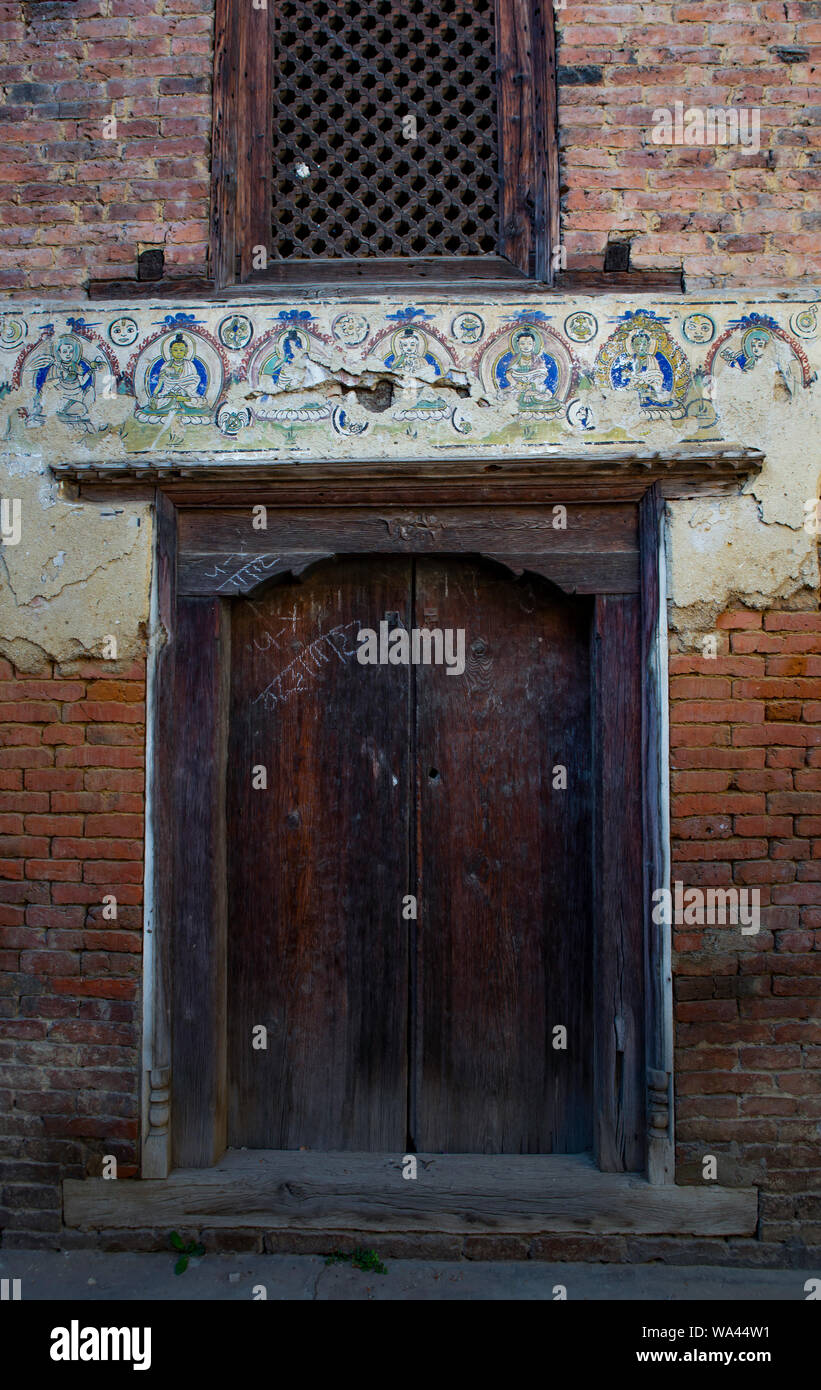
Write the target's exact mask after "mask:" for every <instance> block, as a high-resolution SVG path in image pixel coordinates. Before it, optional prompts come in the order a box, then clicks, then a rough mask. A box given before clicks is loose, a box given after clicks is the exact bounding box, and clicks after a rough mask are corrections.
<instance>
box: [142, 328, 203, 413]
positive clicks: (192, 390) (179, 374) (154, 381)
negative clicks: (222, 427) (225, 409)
mask: <svg viewBox="0 0 821 1390" xmlns="http://www.w3.org/2000/svg"><path fill="white" fill-rule="evenodd" d="M163 358H164V359H165V360H164V362H163V365H162V366H160V365H159V359H158V360H157V362H155V363H154V365H153V367H152V368H151V371H150V372H149V374H148V392H149V399H148V401H147V402H146V404H145V405H141V406H139V407H138V409H137V410H136V411H135V412H134V414H135V417H136V419H138V420H141V421H142V422H143V423H159V422H161V421H163V420H168V419H171V418H175V419H177V420H181V421H183V422H184V421H187V420H188V421H191V422H194V423H196V422H204V421H206V420H209V419H210V418H211V407H210V406H209V405H207V404H206V403H205V401H204V399H203V397H204V396H205V392H206V389H207V386H208V373H207V371H206V369H205V367H204V366H203V364H202V363H201V362H200V360H199V358H197V357H196V356H195V355H194V348H193V345H192V344H191V342H190V341H189V339H188V338H187V337H185V336H184V335H183V334H182V333H178V334H177V335H176V337H175V338H172V340H171V343H170V344H169V346H168V356H167V357H166V355H165V351H163Z"/></svg>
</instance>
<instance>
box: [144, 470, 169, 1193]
mask: <svg viewBox="0 0 821 1390" xmlns="http://www.w3.org/2000/svg"><path fill="white" fill-rule="evenodd" d="M154 509H155V510H154V524H155V528H156V543H155V564H156V576H155V584H156V605H157V610H156V617H157V621H158V623H159V624H160V625H161V629H162V630H163V631H164V634H165V641H163V642H162V644H161V645H160V646H159V649H158V651H157V655H156V658H155V664H154V669H153V673H152V675H151V677H150V678H151V680H152V707H153V727H152V731H151V735H152V742H153V748H154V757H153V758H152V759H151V761H150V763H149V766H148V768H147V777H149V778H150V784H149V805H150V807H151V823H150V825H149V824H148V823H147V824H146V837H148V836H149V835H150V836H151V840H152V842H153V847H154V852H153V856H152V868H153V880H152V885H151V887H152V892H151V898H152V907H151V921H150V923H149V921H148V920H146V925H145V930H146V931H147V932H148V931H150V932H151V950H150V954H149V953H148V952H146V955H147V957H148V958H150V961H151V981H150V991H151V998H152V1005H151V1018H150V1036H149V1037H148V1038H147V1039H146V1040H145V1041H146V1042H147V1044H148V1048H147V1051H148V1052H149V1054H150V1066H149V1072H162V1073H163V1076H162V1080H163V1081H164V1082H166V1085H165V1086H164V1087H163V1089H164V1090H165V1091H166V1092H167V1094H168V1095H170V1082H171V1075H170V1072H171V1060H172V1059H171V1007H172V1001H171V941H170V933H169V932H168V931H167V930H166V925H167V923H169V922H170V921H171V920H172V918H173V914H174V874H173V854H169V852H168V851H169V847H172V846H173V844H174V830H175V807H174V795H173V783H172V779H171V778H170V777H169V776H168V775H167V770H166V767H165V764H164V760H163V758H162V756H161V755H160V756H158V753H159V751H160V750H162V749H164V748H171V747H173V746H174V743H175V729H174V659H175V652H176V646H175V641H174V628H175V612H174V607H175V590H176V556H177V546H176V531H177V513H176V510H175V508H174V506H173V503H172V502H171V501H170V500H169V499H168V498H167V497H165V496H163V494H162V493H161V492H159V490H158V491H157V494H156V496H155V499H154ZM155 1079H157V1078H155ZM143 1084H144V1085H145V1084H148V1085H149V1089H150V1080H149V1079H148V1078H146V1077H145V1076H144V1077H143ZM151 1114H152V1110H151V1106H150V1104H149V1105H148V1106H147V1107H146V1108H145V1110H144V1119H145V1120H146V1121H147V1124H146V1128H145V1132H144V1134H143V1145H142V1158H141V1173H142V1175H143V1177H146V1178H159V1177H165V1176H166V1175H167V1173H168V1170H169V1167H170V1162H171V1151H170V1150H171V1146H170V1142H169V1132H168V1128H167V1123H166V1124H165V1125H163V1126H160V1127H157V1126H155V1125H153V1124H152V1123H151ZM167 1114H168V1112H167V1110H166V1111H165V1116H164V1118H166V1119H167Z"/></svg>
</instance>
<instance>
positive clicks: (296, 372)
mask: <svg viewBox="0 0 821 1390" xmlns="http://www.w3.org/2000/svg"><path fill="white" fill-rule="evenodd" d="M327 376H328V373H327V372H326V370H325V368H324V367H323V366H321V365H320V363H319V362H315V361H314V359H313V358H312V357H311V354H310V344H309V342H308V339H307V338H306V337H305V335H304V334H303V333H300V332H299V331H298V330H297V329H296V328H291V329H289V330H288V332H287V333H286V334H285V335H284V337H283V338H282V339H281V340H280V343H279V345H278V348H277V351H276V352H275V353H274V356H273V358H271V359H270V360H269V362H266V364H265V366H264V367H263V369H262V372H261V377H270V379H271V383H272V386H273V388H274V390H275V391H304V390H306V389H307V388H309V387H311V386H316V385H317V383H318V382H320V381H324V380H325V379H326V377H327Z"/></svg>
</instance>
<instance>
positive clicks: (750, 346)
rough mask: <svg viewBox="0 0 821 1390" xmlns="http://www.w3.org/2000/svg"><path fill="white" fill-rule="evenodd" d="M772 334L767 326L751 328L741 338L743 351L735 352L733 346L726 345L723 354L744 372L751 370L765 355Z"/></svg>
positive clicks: (726, 360) (725, 359) (732, 365)
mask: <svg viewBox="0 0 821 1390" xmlns="http://www.w3.org/2000/svg"><path fill="white" fill-rule="evenodd" d="M772 336H773V335H772V333H770V332H768V330H767V329H766V328H749V329H748V330H747V332H746V333H745V334H744V336H743V337H742V339H741V351H740V352H733V349H732V348H731V347H726V348H724V349H723V350H722V353H721V356H722V357H723V358H724V361H725V362H729V364H730V366H731V367H738V368H739V370H740V371H742V372H751V371H752V370H753V368H754V367H755V364H756V363H757V362H760V361H761V359H762V357H763V356H764V353H765V352H766V350H767V347H768V346H769V344H770V342H771V341H772Z"/></svg>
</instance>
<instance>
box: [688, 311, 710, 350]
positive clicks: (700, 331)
mask: <svg viewBox="0 0 821 1390" xmlns="http://www.w3.org/2000/svg"><path fill="white" fill-rule="evenodd" d="M681 331H682V333H683V334H684V336H685V338H686V339H687V341H688V343H711V342H712V341H713V338H714V337H715V335H716V326H715V324H714V323H713V320H712V319H711V318H710V315H709V314H689V315H688V316H687V318H686V319H685V320H684V323H683V324H682V325H681Z"/></svg>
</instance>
